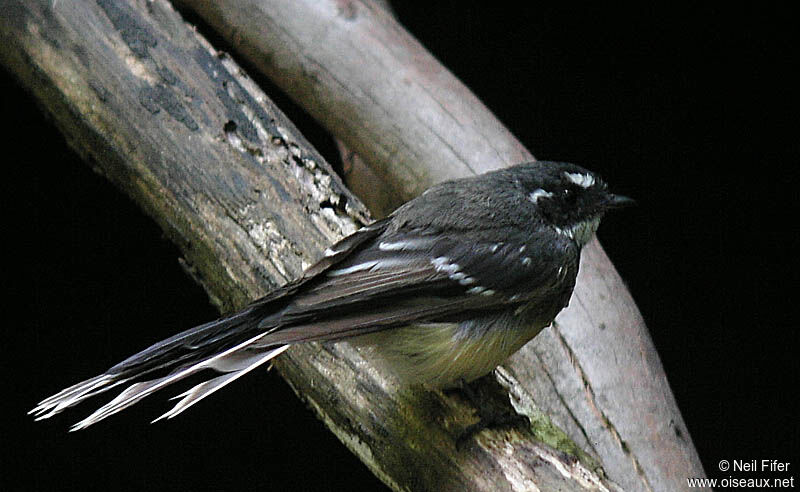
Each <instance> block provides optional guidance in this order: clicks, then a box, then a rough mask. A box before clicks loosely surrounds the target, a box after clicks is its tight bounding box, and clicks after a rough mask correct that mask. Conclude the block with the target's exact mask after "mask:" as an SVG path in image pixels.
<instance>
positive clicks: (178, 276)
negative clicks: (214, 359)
mask: <svg viewBox="0 0 800 492" xmlns="http://www.w3.org/2000/svg"><path fill="white" fill-rule="evenodd" d="M421 4H422V3H421V2H420V3H419V5H418V4H417V3H413V4H412V5H409V3H408V2H397V5H396V6H397V14H398V16H399V18H400V20H401V22H402V23H403V24H404V25H406V26H407V28H408V29H409V30H410V31H411V32H412V33H413V34H414V35H415V36H417V37H418V39H420V41H421V42H422V43H423V44H424V45H426V46H427V47H428V48H429V49H430V50H431V51H432V52H433V53H434V54H435V55H436V56H437V57H438V58H439V59H440V60H441V61H442V62H443V63H444V64H445V65H446V66H447V67H448V68H450V69H451V70H452V71H453V72H454V73H455V74H456V76H458V77H459V78H461V80H463V81H464V83H465V84H466V85H467V86H469V87H470V88H471V89H472V90H474V91H475V92H476V93H477V95H478V96H479V97H480V98H481V99H482V100H483V101H484V102H485V103H486V104H487V105H488V106H489V108H490V109H491V110H492V111H494V112H495V114H496V115H497V116H498V117H499V118H500V120H501V121H503V122H504V123H505V124H506V125H507V126H508V127H509V128H510V129H511V130H512V132H513V133H514V134H515V135H516V136H517V137H519V138H520V139H521V140H522V142H523V143H525V144H526V145H527V146H528V148H530V149H531V150H532V151H533V153H534V154H535V155H536V156H537V157H538V158H539V159H549V160H566V161H573V162H576V163H580V164H583V165H585V166H587V167H589V168H591V169H593V170H596V171H598V172H600V173H601V174H602V175H604V176H605V177H606V179H607V181H609V182H610V183H611V184H612V187H613V189H614V190H617V191H619V192H620V193H623V194H626V195H629V196H632V197H635V198H636V199H637V200H638V202H639V206H638V207H637V208H635V209H631V210H626V211H624V212H622V213H617V214H614V215H613V216H612V217H609V218H607V219H606V221H605V222H604V224H603V226H602V227H601V229H600V232H599V236H600V239H601V242H602V243H603V245H604V247H605V249H606V251H607V252H608V254H609V256H610V257H611V259H612V261H613V262H614V264H615V265H616V267H617V269H618V270H619V272H620V274H621V275H622V277H623V278H624V279H625V281H626V282H627V283H628V285H629V287H630V290H631V292H632V294H633V296H634V298H635V299H636V301H637V303H638V305H639V308H640V309H641V311H642V313H643V315H644V318H645V320H646V321H647V325H648V327H649V329H650V332H651V334H652V336H653V339H654V342H655V344H656V346H657V348H658V352H659V354H660V356H661V360H662V362H663V365H664V369H665V371H666V374H667V376H668V378H669V380H670V383H671V385H672V389H673V391H674V393H675V397H676V399H677V401H678V405H679V407H680V409H681V411H682V412H683V416H684V419H685V420H686V423H687V425H688V429H689V432H690V433H691V435H692V438H693V439H694V443H695V445H696V447H697V450H698V452H699V454H700V457H701V459H702V461H703V464H704V466H705V469H706V472H707V473H708V474H709V476H712V477H719V478H723V477H726V476H728V474H724V473H721V472H719V471H718V470H717V462H718V461H719V460H722V459H727V460H733V459H742V460H753V459H758V460H761V459H778V460H780V461H789V462H791V468H790V471H795V470H797V468H796V467H797V466H798V465H799V464H800V463H798V462H797V458H798V456H799V455H800V453H798V424H797V415H798V412H797V410H798V408H797V404H796V403H795V402H794V396H796V395H793V393H796V389H795V387H796V386H797V384H798V363H797V348H798V343H797V342H798V335H797V322H796V321H795V320H794V319H793V318H794V315H795V313H796V308H795V304H796V300H795V296H796V294H795V293H794V288H795V287H796V285H797V279H798V275H797V271H796V270H795V269H794V268H791V267H790V263H793V262H794V256H795V254H796V251H797V246H798V227H797V224H796V222H797V210H796V208H797V207H796V203H797V192H798V180H797V171H796V169H797V165H798V163H799V162H800V160H799V159H798V158H799V157H800V152H799V151H798V137H797V131H798V118H797V111H798V109H800V105H798V97H797V87H798V86H800V84H798V78H797V75H796V72H797V70H798V68H800V67H799V66H798V65H799V64H798V53H797V46H798V36H797V29H796V26H794V25H793V23H791V22H790V16H789V14H788V12H781V11H769V10H766V9H764V7H763V6H760V7H759V8H758V9H756V8H755V7H754V8H752V9H744V10H734V9H731V8H730V7H727V6H726V7H724V8H723V7H718V8H711V7H707V8H694V9H691V10H686V11H678V10H675V9H673V8H670V9H668V10H663V9H658V8H655V7H651V6H648V7H646V8H643V9H641V10H622V9H616V10H615V9H612V10H608V9H607V8H602V9H601V8H599V7H592V8H590V9H586V8H580V9H567V8H558V9H553V8H548V7H540V6H536V7H530V8H525V9H522V10H520V9H519V8H518V7H514V8H511V7H510V4H502V3H497V2H492V5H494V6H493V7H491V8H490V7H480V8H479V7H465V6H464V3H463V2H430V3H428V2H426V4H428V5H425V6H424V7H422V6H421ZM0 15H2V14H0ZM200 27H201V29H203V26H200ZM209 37H211V38H212V40H213V41H214V43H215V44H216V45H218V46H220V47H223V46H224V45H223V44H222V43H221V42H219V40H216V39H215V38H214V37H213V35H211V34H210V33H209ZM251 73H252V71H251ZM0 77H1V78H0V80H1V83H2V92H1V93H2V96H1V99H0V100H2V111H3V113H2V114H3V120H4V123H5V125H4V126H5V127H4V129H3V135H4V141H5V148H6V152H5V158H4V159H3V164H4V169H5V173H4V174H5V176H6V178H5V181H4V183H3V188H4V195H5V196H4V203H5V206H4V211H5V212H6V214H5V218H6V219H7V220H6V226H5V227H6V230H7V234H6V235H5V237H6V239H5V242H6V244H7V245H10V246H11V252H10V253H7V254H6V256H5V265H4V271H6V282H7V288H8V289H9V291H10V292H9V295H6V299H7V300H8V302H9V304H8V305H7V307H6V317H7V319H6V322H5V327H4V329H3V330H2V331H3V337H4V341H3V348H4V350H5V352H6V353H5V354H4V361H5V364H4V365H5V367H6V369H5V371H4V373H5V382H4V386H6V385H10V392H8V391H6V392H4V396H5V403H4V404H3V406H4V408H5V409H6V411H7V412H8V414H7V416H6V419H5V422H4V426H9V427H10V428H9V429H8V430H7V431H4V434H6V432H9V433H13V434H14V435H15V437H14V438H13V439H7V438H5V437H4V439H3V440H4V446H3V448H4V451H5V452H6V453H8V456H6V457H4V458H3V462H4V463H6V464H10V465H11V467H13V468H15V469H16V470H18V471H20V472H21V475H19V476H21V477H23V478H24V480H25V485H24V486H23V487H20V488H23V489H48V490H52V489H66V488H79V489H87V490H88V489H95V488H97V489H107V490H119V489H127V488H135V489H142V488H146V489H150V490H156V489H172V490H180V489H187V490H188V489H192V490H199V489H209V490H212V489H213V490H249V489H253V488H264V489H267V490H295V489H304V488H308V489H312V490H380V489H381V487H382V486H381V485H380V483H379V482H378V481H377V479H375V478H374V477H372V475H371V474H370V473H369V472H368V471H367V470H366V468H365V467H364V466H363V465H361V464H360V463H359V462H358V461H357V460H356V459H355V458H353V457H351V456H350V454H349V452H348V451H346V450H345V448H344V447H343V446H341V445H340V444H339V443H338V442H337V441H336V440H335V438H334V437H332V436H331V435H330V434H329V433H328V432H327V431H326V430H325V429H324V428H323V426H322V424H321V423H319V422H318V421H317V420H316V419H315V418H314V417H313V415H312V414H311V412H310V411H307V410H306V409H305V408H304V406H303V405H302V404H301V403H300V402H299V401H298V400H297V398H296V397H295V396H294V395H293V394H292V393H291V391H290V390H289V389H288V387H287V386H286V385H285V384H284V383H283V382H282V381H281V380H280V379H279V378H278V377H277V376H276V375H275V374H273V373H269V374H268V373H266V372H264V371H257V372H258V374H253V375H250V376H248V377H247V378H246V380H243V381H241V383H240V384H236V385H232V386H231V387H229V388H226V390H225V391H222V392H220V393H218V394H217V395H215V396H214V398H211V399H209V400H207V401H205V402H203V403H202V404H200V405H197V406H196V407H194V408H192V410H191V411H189V412H187V413H186V414H183V415H181V417H180V418H178V419H175V420H172V421H169V422H168V423H159V424H157V425H155V426H150V425H148V424H147V422H149V421H150V420H151V419H152V418H154V417H156V416H158V415H160V413H162V412H163V411H165V410H166V409H167V408H169V407H168V405H167V404H165V402H164V398H163V397H158V396H156V397H154V398H150V399H148V400H146V401H145V402H142V403H141V404H139V405H137V406H136V407H134V408H131V409H129V410H126V411H125V412H124V413H123V414H121V415H120V416H116V417H114V418H111V419H109V420H107V421H104V422H102V423H101V424H99V425H96V426H94V427H92V428H90V429H89V430H88V431H84V432H79V433H67V432H66V430H67V428H68V425H69V424H71V423H73V422H75V421H76V420H78V419H79V418H81V417H82V416H85V415H86V414H88V413H89V411H90V410H92V408H89V407H91V405H89V406H83V407H80V409H79V410H75V411H69V412H66V414H65V415H64V416H59V417H58V418H55V419H51V420H48V421H45V422H41V423H36V424H34V423H33V422H32V421H31V419H30V418H28V417H27V416H26V415H25V412H26V411H27V410H28V409H30V408H31V407H33V406H34V405H35V403H36V402H37V401H38V400H39V399H41V398H42V397H45V396H47V395H50V394H52V393H54V392H55V391H57V390H59V389H61V388H62V387H64V386H65V385H68V384H72V383H74V382H76V381H78V380H81V379H84V378H86V377H89V376H93V375H95V374H97V373H99V372H100V371H102V370H104V369H105V368H107V367H108V366H110V365H112V364H114V363H116V362H118V361H119V360H121V359H122V358H124V357H126V356H128V355H130V354H131V353H132V352H133V351H135V350H137V349H139V348H143V347H144V346H145V345H147V344H149V343H151V342H153V341H155V340H158V339H160V338H163V337H166V336H168V335H171V334H172V333H173V332H175V331H177V330H180V329H184V328H187V327H189V326H192V325H195V324H199V323H201V322H203V321H207V320H209V319H211V318H214V317H215V316H216V315H217V313H216V312H215V311H214V309H213V308H212V307H211V306H210V305H209V303H208V300H207V298H206V296H205V294H204V292H203V291H202V290H201V289H200V287H198V286H197V285H195V284H194V283H193V282H192V281H191V280H190V279H189V278H188V277H187V276H186V275H185V274H184V273H183V271H182V270H181V268H180V266H179V264H178V261H177V260H178V257H179V256H180V253H179V251H178V250H177V249H176V248H175V247H174V246H172V244H170V243H169V242H168V241H166V240H165V239H164V238H163V236H162V234H161V232H160V230H159V229H158V228H157V227H156V226H155V225H154V224H153V223H152V221H151V220H149V219H148V218H147V217H145V216H143V215H142V214H141V213H140V212H139V210H138V209H137V208H136V207H135V206H134V205H133V204H132V203H131V202H130V201H129V200H128V199H127V198H126V197H125V196H123V195H121V194H120V193H119V192H117V190H116V189H114V188H113V187H112V186H110V185H108V184H107V183H106V182H105V181H104V179H103V178H101V177H99V176H97V175H95V174H93V173H92V172H91V171H90V170H89V168H88V167H87V166H86V165H85V164H83V163H82V162H81V161H80V160H79V159H78V158H77V157H76V156H75V155H74V154H73V153H72V152H71V150H70V149H69V148H68V146H67V145H66V143H65V141H64V139H63V137H62V136H61V135H60V134H59V133H58V131H57V130H55V129H54V128H53V127H52V125H51V124H50V123H49V122H48V121H47V119H46V118H45V117H44V116H43V113H42V111H40V109H39V108H37V106H36V104H35V103H34V101H33V100H32V99H31V98H30V97H29V96H28V95H27V94H26V93H25V92H23V91H22V90H21V89H20V88H19V87H18V86H17V85H16V83H15V81H14V80H13V78H12V77H11V76H10V75H9V74H8V73H6V72H0ZM265 90H267V92H268V94H269V95H270V96H272V97H274V98H275V100H276V101H277V102H278V104H279V106H280V107H282V108H284V109H285V110H286V111H287V112H288V113H289V114H290V116H291V117H292V119H293V120H295V122H296V123H298V126H300V127H301V129H302V130H303V131H304V132H305V133H306V135H307V136H308V137H309V138H310V139H311V140H312V141H313V142H314V143H315V145H318V147H319V149H320V150H321V151H322V152H323V153H324V154H325V155H326V157H327V158H329V159H331V160H332V161H334V160H335V159H336V157H335V152H334V151H333V147H332V146H331V142H330V139H329V138H328V137H327V136H326V134H325V133H324V132H323V131H321V130H320V129H319V128H318V127H316V126H315V125H314V124H313V122H310V121H309V119H308V118H307V117H305V116H304V115H302V114H301V113H300V112H299V111H298V110H297V109H296V108H295V107H293V106H292V105H291V104H290V103H289V102H288V101H287V100H286V98H285V97H283V96H281V95H280V94H277V93H276V91H275V89H274V88H273V87H271V86H268V85H266V84H265ZM20 267H21V268H22V273H21V274H20V273H14V274H11V273H10V272H11V271H13V270H16V271H17V272H19V270H17V269H18V268H20ZM19 319H21V320H22V321H18V320H19ZM162 396H164V395H162ZM167 396H169V395H167ZM3 475H4V476H5V477H6V479H7V480H8V479H9V478H8V477H10V475H8V474H6V473H5V472H4V473H3ZM780 476H781V477H782V478H785V477H788V475H780ZM3 488H4V489H7V487H6V486H4V487H3Z"/></svg>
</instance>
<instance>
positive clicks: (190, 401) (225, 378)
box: [153, 345, 289, 423]
mask: <svg viewBox="0 0 800 492" xmlns="http://www.w3.org/2000/svg"><path fill="white" fill-rule="evenodd" d="M288 348H289V345H283V346H280V347H278V348H276V349H274V350H270V351H269V352H267V353H265V354H263V353H259V354H255V355H252V356H250V357H248V358H247V359H248V365H246V366H244V367H242V368H241V369H238V370H236V371H234V372H229V373H227V374H223V375H222V376H217V377H215V378H214V379H210V380H208V381H205V382H202V383H200V384H198V385H196V386H194V387H192V388H191V389H189V390H188V391H185V392H183V393H181V394H180V395H178V396H176V397H174V398H172V399H173V400H175V399H178V398H181V397H182V398H181V401H179V402H178V403H177V404H176V405H175V406H174V407H172V409H171V410H170V411H168V412H166V413H165V414H164V415H162V416H160V417H158V418H157V419H155V420H154V421H153V423H155V422H158V421H159V420H161V419H171V418H172V417H174V416H176V415H178V414H180V413H182V412H183V411H184V410H186V409H187V408H189V407H191V406H192V405H194V404H195V403H197V402H198V401H200V400H202V399H203V398H205V397H207V396H209V395H211V394H212V393H214V392H215V391H217V390H218V389H221V388H223V387H224V386H226V385H228V384H229V383H232V382H234V381H235V380H237V379H239V378H240V377H242V376H244V375H245V374H247V373H248V372H250V371H252V370H253V369H255V368H257V367H259V366H261V365H262V364H264V363H265V362H269V361H270V360H272V359H274V358H275V357H277V356H278V355H280V354H282V353H283V352H284V351H285V350H286V349H288Z"/></svg>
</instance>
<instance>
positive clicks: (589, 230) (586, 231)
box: [556, 215, 602, 247]
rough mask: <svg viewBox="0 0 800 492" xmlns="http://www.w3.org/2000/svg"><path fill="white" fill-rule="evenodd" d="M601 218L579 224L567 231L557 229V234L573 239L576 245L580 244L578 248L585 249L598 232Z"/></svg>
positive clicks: (597, 217)
mask: <svg viewBox="0 0 800 492" xmlns="http://www.w3.org/2000/svg"><path fill="white" fill-rule="evenodd" d="M601 218H602V217H601V216H599V215H598V216H596V217H592V218H590V219H587V220H584V221H581V222H578V223H577V224H575V225H573V226H571V227H568V228H566V229H561V228H559V227H556V232H558V233H559V234H562V235H564V236H567V237H568V238H570V239H573V240H574V241H575V242H576V243H578V246H580V247H583V246H584V245H586V243H588V242H589V240H590V239H592V236H594V233H595V232H597V228H598V227H600V219H601Z"/></svg>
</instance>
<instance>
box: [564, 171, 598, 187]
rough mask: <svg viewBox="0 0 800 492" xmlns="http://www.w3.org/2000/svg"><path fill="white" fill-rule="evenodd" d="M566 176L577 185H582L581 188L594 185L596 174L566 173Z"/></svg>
mask: <svg viewBox="0 0 800 492" xmlns="http://www.w3.org/2000/svg"><path fill="white" fill-rule="evenodd" d="M564 176H566V177H567V179H569V180H570V181H572V182H573V183H575V184H576V185H578V186H580V187H581V188H588V187H590V186H592V185H594V176H592V175H591V174H583V173H564Z"/></svg>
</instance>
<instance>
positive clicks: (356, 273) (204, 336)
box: [31, 161, 632, 430]
mask: <svg viewBox="0 0 800 492" xmlns="http://www.w3.org/2000/svg"><path fill="white" fill-rule="evenodd" d="M631 202H632V200H630V199H628V198H626V197H623V196H619V195H614V194H612V193H610V192H609V191H608V188H607V186H606V184H605V182H603V180H602V179H600V177H598V176H597V175H595V174H594V173H592V172H590V171H588V170H586V169H584V168H582V167H579V166H576V165H574V164H567V163H559V162H542V161H540V162H528V163H524V164H519V165H516V166H513V167H510V168H507V169H501V170H498V171H493V172H489V173H486V174H483V175H481V176H475V177H470V178H465V179H458V180H453V181H448V182H444V183H441V184H438V185H436V186H434V187H432V188H430V189H429V190H427V191H426V192H425V193H423V194H422V195H421V196H419V197H417V198H415V199H413V200H411V201H410V202H408V203H406V204H405V205H403V206H401V207H400V208H398V209H397V210H395V211H394V212H393V213H392V214H391V215H390V216H389V217H387V218H385V219H383V220H379V221H377V222H375V223H373V224H371V225H369V226H367V227H364V228H362V229H360V230H359V231H357V232H355V233H353V234H352V235H350V236H348V237H346V238H344V239H342V240H341V241H339V242H338V243H336V244H334V245H333V246H331V247H330V248H328V249H327V250H326V251H325V255H324V257H323V258H322V259H321V260H320V261H319V262H318V263H316V264H315V265H313V266H312V267H310V268H309V269H308V270H306V271H305V272H304V273H303V275H302V276H300V278H298V279H297V280H295V281H293V282H289V283H288V284H286V285H284V286H283V287H281V288H278V289H276V290H274V291H272V292H271V293H269V294H267V295H266V296H265V297H263V298H261V299H259V300H257V301H255V302H254V303H252V304H250V305H249V306H247V307H246V308H244V309H242V310H241V311H239V312H236V313H234V314H231V315H228V316H225V317H223V318H220V319H218V320H216V321H212V322H210V323H206V324H204V325H201V326H198V327H195V328H192V329H190V330H187V331H184V332H181V333H178V334H177V335H175V336H173V337H170V338H168V339H166V340H163V341H161V342H158V343H156V344H154V345H152V346H151V347H149V348H147V349H145V350H143V351H142V352H139V353H138V354H136V355H133V356H132V357H129V358H128V359H126V360H124V361H122V362H120V363H119V364H117V365H115V366H114V367H112V368H111V369H109V370H108V371H106V372H105V373H103V374H101V375H99V376H95V377H93V378H91V379H88V380H86V381H83V382H81V383H78V384H76V385H74V386H70V387H69V388H66V389H64V390H63V391H61V392H60V393H58V394H56V395H53V396H51V397H50V398H47V399H45V400H43V401H42V402H41V403H39V405H38V406H37V407H36V408H35V409H33V410H32V411H31V413H33V414H35V415H36V417H37V420H39V419H45V418H48V417H51V416H53V415H55V414H57V413H59V412H61V411H62V410H64V409H65V408H67V407H70V406H72V405H75V404H77V403H79V402H81V401H83V400H85V399H87V398H89V397H91V396H95V395H97V394H99V393H102V392H105V391H107V390H109V389H111V388H113V387H115V386H119V385H122V384H126V383H127V384H129V386H128V387H127V388H126V389H125V390H124V391H122V393H121V394H119V396H117V397H116V398H114V399H113V400H112V401H110V402H109V403H107V404H106V405H104V406H102V407H101V408H99V409H98V410H97V411H96V412H94V413H93V414H92V415H90V416H89V417H87V418H86V419H84V420H82V421H81V422H79V423H77V424H75V425H74V426H73V428H72V430H77V429H82V428H85V427H88V426H89V425H92V424H94V423H95V422H98V421H100V420H102V419H104V418H106V417H108V416H109V415H112V414H114V413H116V412H118V411H120V410H122V409H124V408H126V407H128V406H130V405H132V404H134V403H136V402H137V401H139V400H140V399H142V398H144V397H145V396H147V395H149V394H151V393H153V392H155V391H158V390H160V389H162V388H164V387H166V386H168V385H170V384H172V383H174V382H176V381H178V380H180V379H183V378H185V377H187V376H189V375H192V374H194V373H197V372H199V371H201V370H204V369H213V370H215V371H217V372H218V373H221V374H219V375H217V376H215V377H213V378H211V379H209V380H206V381H205V382H202V383H200V384H198V385H196V386H194V387H193V388H191V389H189V390H188V391H186V392H185V393H183V394H181V395H179V396H180V397H182V399H181V400H180V401H179V402H178V403H177V404H176V405H175V407H173V408H172V409H171V410H170V411H168V412H167V413H165V414H164V415H162V416H161V417H159V419H161V418H165V417H166V418H171V417H174V416H175V415H177V414H179V413H181V412H182V411H183V410H185V409H186V408H188V407H189V406H191V405H193V404H194V403H196V402H197V401H199V400H201V399H202V398H204V397H206V396H208V395H210V394H211V393H213V392H215V391H216V390H218V389H220V388H222V387H223V386H225V385H227V384H228V383H230V382H232V381H234V380H236V379H238V378H239V377H241V376H243V375H244V374H246V373H247V372H249V371H251V370H253V369H255V368H257V367H259V366H261V365H262V364H264V363H266V362H268V361H269V360H271V359H273V358H274V357H276V356H277V355H279V354H280V353H282V352H283V351H284V350H286V349H287V348H288V347H289V346H291V345H292V344H295V343H302V342H309V341H339V340H347V341H349V342H353V343H356V344H358V345H364V346H369V347H372V348H373V350H372V352H373V353H374V354H375V356H376V357H380V358H382V359H384V360H385V361H386V362H388V365H389V367H390V368H391V369H392V370H393V371H394V373H395V374H396V375H397V376H398V377H400V378H401V379H402V380H405V381H406V382H408V383H422V384H426V385H428V386H429V387H438V388H443V387H448V386H451V385H454V384H457V383H459V382H464V381H466V382H469V381H472V380H474V379H476V378H478V377H480V376H483V375H485V374H487V373H489V372H491V371H492V370H493V369H494V368H495V367H496V366H497V365H499V364H500V363H502V362H503V361H504V360H505V359H506V358H507V357H508V356H509V355H511V354H512V353H514V352H515V351H517V350H518V349H519V348H520V347H521V346H522V345H524V344H525V343H526V342H528V341H529V340H530V339H532V338H533V337H534V336H536V334H538V333H539V332H540V331H541V330H542V329H543V328H544V327H546V326H547V325H549V324H550V323H551V322H552V321H553V319H554V318H555V317H556V315H557V314H558V312H559V311H561V310H562V309H563V308H564V307H565V306H566V305H567V303H568V301H569V298H570V296H571V295H572V290H573V288H574V286H575V278H576V276H577V274H578V261H579V257H580V252H581V248H582V247H583V246H584V245H585V244H586V243H587V242H588V241H589V239H591V237H592V235H593V234H594V232H595V231H596V230H597V227H598V226H599V224H600V219H601V218H602V217H603V214H604V213H605V212H606V211H607V210H609V209H612V208H617V207H620V206H623V205H627V204H629V203H631ZM159 419H156V420H159Z"/></svg>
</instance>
